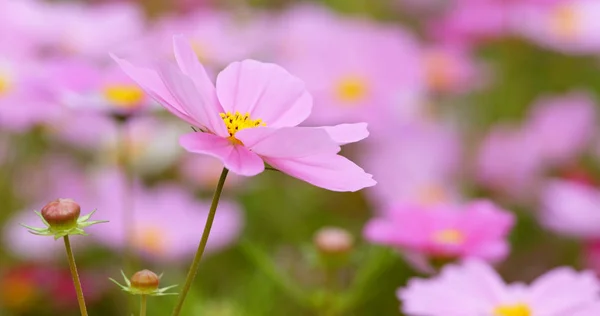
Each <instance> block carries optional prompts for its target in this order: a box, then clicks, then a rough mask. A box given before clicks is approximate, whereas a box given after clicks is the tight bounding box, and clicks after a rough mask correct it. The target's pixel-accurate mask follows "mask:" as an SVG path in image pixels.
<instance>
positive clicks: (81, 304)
mask: <svg viewBox="0 0 600 316" xmlns="http://www.w3.org/2000/svg"><path fill="white" fill-rule="evenodd" d="M63 239H64V240H65V249H66V250H67V259H68V260H69V268H70V269H71V276H73V284H75V291H76V292H77V302H79V310H80V311H81V316H87V314H88V313H87V309H86V307H85V299H84V298H83V290H82V289H81V281H79V274H78V273H77V266H76V265H75V257H73V250H71V242H70V241H69V235H67V236H65V237H63Z"/></svg>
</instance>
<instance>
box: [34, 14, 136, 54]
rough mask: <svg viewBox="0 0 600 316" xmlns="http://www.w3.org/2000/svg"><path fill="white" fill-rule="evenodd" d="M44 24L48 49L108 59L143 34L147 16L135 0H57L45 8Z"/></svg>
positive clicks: (43, 42) (58, 52)
mask: <svg viewBox="0 0 600 316" xmlns="http://www.w3.org/2000/svg"><path fill="white" fill-rule="evenodd" d="M43 21H45V23H44V26H43V27H44V28H46V29H47V32H49V33H50V34H49V35H48V36H47V37H46V38H45V39H44V41H42V42H41V43H42V44H44V45H45V46H46V47H45V48H46V49H49V50H51V51H52V52H55V53H56V54H58V55H59V56H60V55H70V56H80V57H86V58H94V59H97V60H105V59H106V58H107V55H108V53H109V52H111V51H116V50H118V49H121V48H123V47H125V46H127V45H130V42H131V41H135V40H136V39H137V38H138V37H140V36H141V35H142V32H143V31H144V28H145V24H146V21H145V18H144V13H143V11H142V9H141V8H140V7H139V6H138V5H137V4H135V3H131V2H130V3H126V2H121V3H107V4H98V5H89V4H84V3H77V2H62V3H54V4H52V5H49V6H47V7H46V8H45V9H44V12H43Z"/></svg>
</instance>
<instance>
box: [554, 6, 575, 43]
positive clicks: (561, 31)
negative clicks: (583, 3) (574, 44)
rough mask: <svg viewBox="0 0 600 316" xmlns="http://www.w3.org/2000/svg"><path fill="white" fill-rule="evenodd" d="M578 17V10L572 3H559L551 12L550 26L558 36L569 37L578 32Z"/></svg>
mask: <svg viewBox="0 0 600 316" xmlns="http://www.w3.org/2000/svg"><path fill="white" fill-rule="evenodd" d="M580 18H581V17H580V16H579V12H578V11H577V10H576V9H575V8H574V7H573V6H572V5H569V4H563V5H559V6H557V7H556V8H555V9H554V10H553V12H552V13H551V17H550V23H551V25H550V27H551V28H552V30H553V31H554V33H555V34H556V35H558V36H559V37H562V38H565V39H571V38H574V37H575V36H577V33H578V32H579V26H580V24H579V20H580Z"/></svg>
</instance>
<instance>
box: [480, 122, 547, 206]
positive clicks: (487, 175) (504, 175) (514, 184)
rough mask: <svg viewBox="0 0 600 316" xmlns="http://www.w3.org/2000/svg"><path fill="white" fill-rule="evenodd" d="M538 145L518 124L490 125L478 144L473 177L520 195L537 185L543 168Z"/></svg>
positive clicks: (484, 183) (488, 185) (488, 186)
mask: <svg viewBox="0 0 600 316" xmlns="http://www.w3.org/2000/svg"><path fill="white" fill-rule="evenodd" d="M538 146H539V144H538V143H537V142H536V141H535V139H533V138H532V137H531V136H529V135H527V134H526V133H524V132H523V131H522V130H521V129H520V128H514V127H508V126H502V125H499V126H496V127H494V128H493V129H492V131H491V132H490V133H489V134H488V135H487V136H486V137H485V139H484V140H483V141H482V143H481V145H480V148H479V152H478V156H477V166H476V178H477V180H478V181H479V183H480V184H482V185H484V186H485V187H486V188H488V189H493V190H496V191H499V192H501V193H503V194H506V195H509V196H511V197H516V198H524V197H525V196H527V195H528V194H529V193H530V192H532V190H534V189H535V187H536V186H537V185H538V182H539V179H540V176H541V175H542V173H543V170H544V165H543V161H544V160H543V156H542V154H541V151H540V149H539V147H538Z"/></svg>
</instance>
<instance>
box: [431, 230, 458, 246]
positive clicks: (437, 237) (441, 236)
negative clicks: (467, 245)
mask: <svg viewBox="0 0 600 316" xmlns="http://www.w3.org/2000/svg"><path fill="white" fill-rule="evenodd" d="M433 241H434V242H436V243H438V244H444V245H459V244H461V243H463V242H464V241H465V235H464V234H463V233H462V232H461V231H459V230H458V229H443V230H439V231H437V232H435V233H433Z"/></svg>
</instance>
